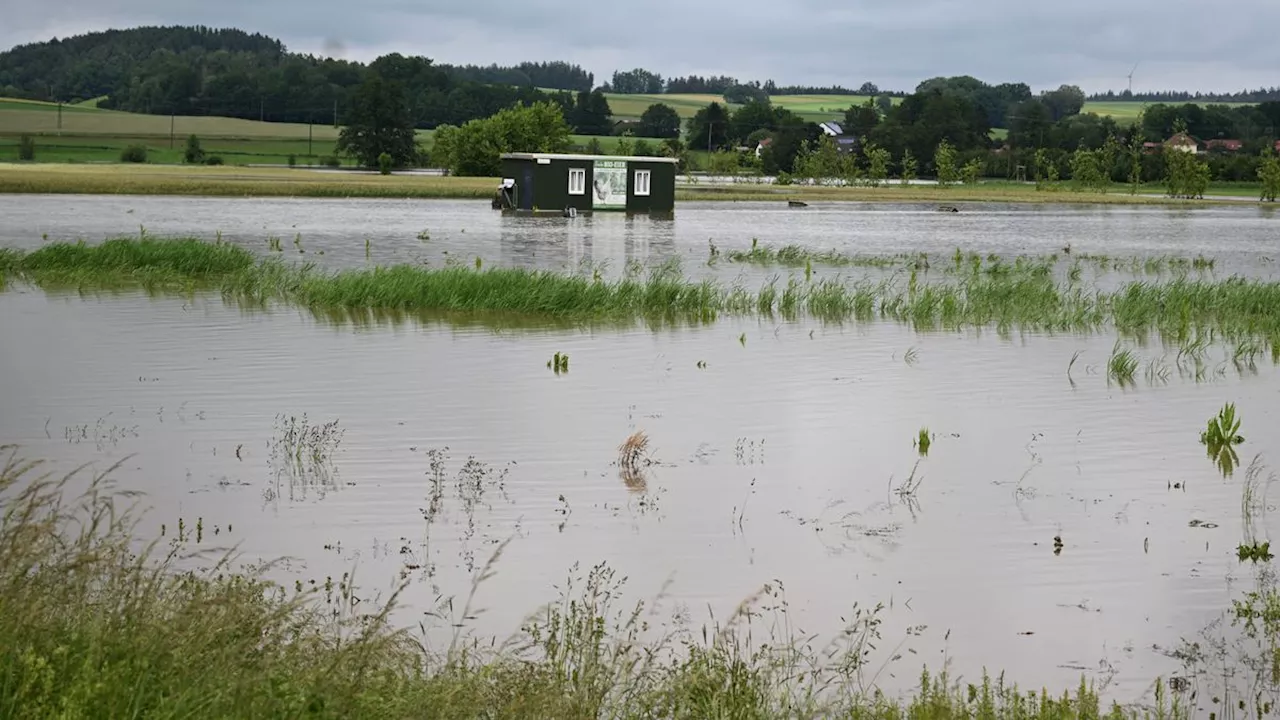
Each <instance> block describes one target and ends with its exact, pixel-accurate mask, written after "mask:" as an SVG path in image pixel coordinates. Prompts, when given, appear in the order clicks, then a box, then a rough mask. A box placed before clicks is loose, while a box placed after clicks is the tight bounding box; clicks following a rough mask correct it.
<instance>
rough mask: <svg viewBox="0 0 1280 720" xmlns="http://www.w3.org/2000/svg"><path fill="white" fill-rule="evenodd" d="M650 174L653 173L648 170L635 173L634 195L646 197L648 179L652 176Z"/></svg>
mask: <svg viewBox="0 0 1280 720" xmlns="http://www.w3.org/2000/svg"><path fill="white" fill-rule="evenodd" d="M652 174H653V173H652V172H651V171H649V170H637V171H636V195H637V196H648V194H649V179H650V177H651V176H652Z"/></svg>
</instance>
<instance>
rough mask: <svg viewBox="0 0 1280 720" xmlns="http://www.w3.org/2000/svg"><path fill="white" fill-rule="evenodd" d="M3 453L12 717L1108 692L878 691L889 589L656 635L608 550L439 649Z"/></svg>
mask: <svg viewBox="0 0 1280 720" xmlns="http://www.w3.org/2000/svg"><path fill="white" fill-rule="evenodd" d="M0 452H3V453H4V458H3V460H2V461H0V463H2V464H0V509H2V510H3V514H2V516H0V517H2V520H0V716H4V717H12V718H46V717H104V718H117V717H149V718H171V717H174V718H176V717H183V718H205V717H209V718H215V717H216V718H222V717H303V716H305V717H316V718H347V717H360V718H397V719H401V718H476V717H488V718H529V717H535V718H602V717H608V718H655V717H659V718H689V719H691V720H692V719H694V718H698V719H702V718H761V719H763V718H776V717H787V718H818V717H822V718H830V717H846V718H905V717H910V718H921V719H924V720H928V719H930V718H994V717H1009V718H1030V717H1035V718H1048V719H1050V720H1053V719H1058V718H1062V719H1065V718H1098V717H1101V716H1102V710H1103V709H1104V708H1102V707H1100V703H1099V700H1098V697H1097V695H1096V694H1095V692H1094V691H1093V690H1092V689H1091V688H1090V687H1089V686H1088V685H1087V684H1085V683H1084V682H1083V681H1082V682H1081V685H1080V687H1079V688H1078V689H1077V690H1075V692H1074V693H1073V692H1064V693H1063V694H1061V695H1056V694H1055V695H1050V694H1048V693H1043V692H1042V693H1021V692H1019V691H1018V690H1017V689H1016V688H1015V687H1013V686H1010V685H1006V684H1004V682H1003V681H1002V680H1000V681H995V682H993V681H991V680H990V679H988V678H984V679H983V680H982V682H981V683H980V684H978V685H969V686H966V687H961V686H958V685H955V684H952V683H950V682H948V681H947V679H946V677H945V675H944V676H941V677H933V676H930V675H929V674H927V673H924V674H922V675H921V681H920V685H919V688H918V689H917V690H916V691H915V693H914V694H913V695H912V696H911V697H909V698H907V699H905V700H901V701H899V700H896V699H891V698H888V697H886V696H884V695H882V694H880V693H879V692H877V691H876V690H875V689H874V684H873V683H874V677H875V673H877V672H879V671H882V670H883V669H884V667H883V666H881V667H874V666H871V665H869V664H868V658H869V657H870V652H871V651H872V650H873V649H874V646H875V644H876V642H877V641H878V640H879V639H880V636H879V632H878V627H879V622H878V620H877V616H878V614H879V610H878V609H876V610H871V611H867V610H860V611H855V613H854V614H853V615H852V616H851V617H852V618H853V620H852V622H851V623H850V625H849V628H848V629H847V630H846V631H845V632H844V633H842V634H841V635H840V636H839V637H838V638H837V639H836V640H835V641H833V642H832V643H830V644H829V645H827V646H825V647H819V646H815V645H813V644H811V640H812V638H805V637H803V634H802V633H789V632H788V628H789V626H788V625H786V624H785V622H780V621H779V620H778V618H777V615H776V614H775V616H774V618H775V621H774V623H773V624H767V625H765V626H764V627H761V623H762V618H764V617H766V613H765V612H764V611H762V610H761V609H760V606H761V604H762V603H761V602H759V601H760V600H761V598H765V599H771V600H772V601H774V603H775V604H776V605H779V606H782V607H785V602H784V598H782V597H781V596H780V588H779V587H778V586H776V585H774V586H770V587H767V588H766V589H765V590H764V591H762V592H761V593H760V594H758V595H757V596H755V597H754V598H751V599H749V600H748V601H746V602H744V603H743V604H742V606H740V608H739V610H738V611H737V612H735V613H734V615H733V616H732V617H730V618H727V619H726V620H725V621H724V622H723V623H722V624H718V625H715V626H713V627H704V628H701V629H700V630H699V631H694V630H682V629H679V628H676V629H671V630H669V631H667V632H665V633H663V634H662V637H661V638H660V639H659V640H657V641H656V642H654V641H649V640H647V639H644V638H642V634H644V633H645V631H646V629H647V625H646V622H647V621H646V620H645V618H646V612H645V608H644V606H643V605H636V606H632V607H621V606H619V605H618V604H617V603H618V593H619V592H620V590H621V584H622V581H620V580H618V579H617V578H616V577H615V576H614V575H613V573H612V571H610V570H609V569H608V568H605V567H603V566H597V567H596V568H594V569H593V570H591V571H590V572H589V573H587V574H586V576H585V578H582V577H581V576H575V575H571V577H570V583H569V584H568V585H567V586H565V587H564V591H563V592H564V596H563V597H562V598H561V600H560V601H559V602H556V603H552V604H551V605H550V606H548V607H546V608H544V609H542V610H540V611H538V612H536V613H534V614H533V615H531V616H530V618H529V620H528V621H527V622H526V624H525V626H524V627H523V628H522V630H521V632H520V633H519V634H518V635H517V636H515V637H513V638H511V639H510V640H509V641H507V642H505V643H501V644H496V643H494V644H490V643H484V642H479V641H476V640H474V639H467V638H465V637H463V636H461V635H459V634H455V635H454V640H453V642H452V643H451V644H450V645H449V647H447V648H441V649H434V648H431V647H430V646H428V645H426V644H423V643H421V642H418V641H415V640H414V639H413V638H412V637H411V636H410V635H409V634H408V633H406V632H403V631H397V630H395V629H393V628H392V627H391V626H390V624H389V622H388V617H389V613H390V611H391V608H392V607H393V606H394V603H395V599H396V594H393V595H392V596H391V598H390V601H389V602H388V603H387V604H382V605H379V604H378V603H375V602H363V603H360V602H358V601H357V600H356V595H355V591H354V589H353V587H352V586H351V584H350V581H349V579H348V578H346V577H344V578H343V580H342V581H340V582H337V583H334V582H332V581H328V582H326V583H325V584H323V585H322V586H320V587H317V588H316V589H314V590H303V589H298V590H296V591H287V590H285V589H283V588H280V587H278V586H276V585H274V584H272V583H270V582H267V581H265V580H263V579H262V576H261V575H260V574H259V573H258V569H254V568H250V569H248V570H237V569H236V568H235V567H233V562H232V559H231V556H230V555H227V554H221V555H219V554H211V553H204V554H200V553H197V554H196V555H194V556H191V555H189V554H188V552H189V550H190V549H191V548H190V539H189V538H179V539H174V540H172V541H171V542H170V544H169V545H167V546H162V545H160V544H157V543H151V544H149V545H145V546H143V545H141V544H140V542H139V539H138V537H137V535H136V527H137V526H136V524H135V522H134V520H135V516H134V515H132V514H131V513H129V512H127V511H122V510H121V509H120V508H117V507H115V505H114V503H113V501H114V500H115V499H116V498H115V497H113V496H112V495H110V494H109V493H108V492H107V488H106V486H105V485H104V482H103V481H104V476H102V475H99V476H97V477H95V478H94V479H93V481H92V482H90V483H89V484H88V485H89V487H88V489H87V490H85V491H84V492H82V493H80V494H78V495H74V496H70V497H68V492H69V490H70V487H71V486H72V480H73V479H74V475H73V476H67V477H64V478H62V479H60V480H59V479H55V478H53V477H51V476H49V475H47V474H40V473H39V465H38V464H37V463H31V462H26V461H23V460H22V459H20V458H19V457H18V456H17V455H16V454H15V452H14V450H13V448H0ZM197 542H199V541H197ZM140 548H141V550H140ZM500 555H501V548H500V549H499V550H498V551H497V552H496V553H495V555H494V558H493V559H491V560H490V562H489V563H488V564H487V565H486V566H485V567H484V569H483V571H482V572H481V574H480V577H479V578H478V579H477V581H476V582H477V584H478V583H480V582H483V580H484V579H486V578H488V577H491V576H492V574H493V573H494V572H496V567H497V564H498V559H499V557H500ZM201 561H203V562H201ZM194 566H201V567H200V568H199V569H192V568H193V567H194ZM299 587H300V588H301V587H302V586H301V585H300V586H299ZM474 591H475V587H474V586H473V588H472V595H474ZM470 604H471V601H470V600H469V599H468V601H467V603H466V607H465V608H464V609H463V611H462V614H463V616H464V618H465V617H466V616H468V614H469V613H470V612H471V611H472V608H471V607H470ZM783 620H785V618H783ZM753 633H755V635H754V638H753ZM762 635H767V636H768V637H767V638H765V639H762V638H761V637H760V636H762ZM797 638H802V639H797ZM894 652H896V649H894ZM1158 687H1159V686H1158ZM1107 717H1113V718H1129V717H1134V718H1136V717H1159V718H1174V717H1185V712H1183V711H1182V710H1181V709H1180V706H1179V705H1178V704H1177V702H1176V701H1175V702H1173V703H1170V701H1169V700H1168V698H1166V697H1165V696H1164V695H1163V694H1162V692H1161V691H1158V692H1157V708H1156V709H1154V710H1153V711H1151V712H1147V711H1137V710H1124V709H1121V708H1120V707H1118V706H1113V707H1112V708H1110V712H1109V715H1107Z"/></svg>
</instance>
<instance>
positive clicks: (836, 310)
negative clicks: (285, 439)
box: [0, 236, 1280, 381]
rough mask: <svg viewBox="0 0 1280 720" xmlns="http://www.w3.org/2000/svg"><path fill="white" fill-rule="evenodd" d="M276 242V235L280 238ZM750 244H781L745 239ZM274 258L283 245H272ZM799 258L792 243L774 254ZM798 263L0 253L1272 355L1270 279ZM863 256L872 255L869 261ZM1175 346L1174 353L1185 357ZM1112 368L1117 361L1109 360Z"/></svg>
mask: <svg viewBox="0 0 1280 720" xmlns="http://www.w3.org/2000/svg"><path fill="white" fill-rule="evenodd" d="M277 247H278V244H277V245H274V246H273V249H274V248H277ZM751 252H752V253H759V254H765V253H771V255H772V256H774V257H776V255H777V253H776V252H773V251H770V250H768V249H761V248H755V249H753V250H752V251H751ZM274 254H276V255H278V254H279V253H278V252H277V253H274ZM784 255H785V256H786V257H793V255H792V253H790V251H789V252H788V253H786V254H784ZM799 257H804V261H805V266H806V272H804V273H803V274H796V275H792V276H790V277H788V278H786V279H785V281H784V280H783V279H782V278H775V279H774V280H771V281H770V282H768V283H766V284H765V285H764V286H762V287H760V288H759V289H757V290H751V289H748V288H744V287H741V286H738V285H733V286H724V285H722V284H720V283H718V282H716V281H714V280H710V279H708V280H702V281H700V282H695V281H691V280H690V279H688V278H686V277H685V276H684V275H682V274H681V273H680V272H679V270H678V268H676V267H675V266H664V267H660V268H657V269H654V270H651V271H650V272H649V273H648V274H647V275H641V274H638V273H628V275H627V276H626V277H623V278H621V279H617V280H606V279H603V278H601V277H599V276H598V274H597V275H594V276H588V275H579V274H565V273H558V272H551V271H543V270H529V269H523V268H473V267H465V266H462V265H451V266H446V267H443V268H430V267H421V266H413V265H395V266H390V267H372V268H361V269H352V270H342V271H337V272H332V271H325V270H321V269H318V268H316V267H314V266H312V265H293V264H288V263H286V262H285V261H284V260H282V259H280V258H278V257H275V258H271V259H259V260H255V256H254V255H253V254H252V253H250V252H249V251H246V250H244V249H241V248H239V247H237V246H234V245H230V244H227V243H222V242H213V243H207V242H202V241H199V240H167V239H160V238H152V237H147V236H144V237H142V238H133V239H116V240H109V241H107V242H105V243H102V244H101V245H96V246H90V245H85V244H83V243H55V244H51V245H46V246H44V247H42V248H40V249H39V250H36V251H33V252H30V253H24V252H21V251H15V250H5V251H0V276H4V277H5V278H6V279H7V280H9V281H20V282H27V283H32V284H35V285H38V286H41V287H46V288H50V289H59V288H73V289H76V290H79V291H81V292H84V291H94V290H99V289H105V290H116V289H124V288H130V287H137V288H142V289H147V290H150V291H155V292H166V291H180V292H191V291H193V290H197V289H209V290H216V291H220V292H222V293H223V294H224V296H225V297H227V298H228V299H230V300H235V301H240V302H245V303H247V304H249V305H261V304H264V303H268V302H271V301H280V302H288V303H294V304H297V305H299V306H303V307H307V308H310V309H311V310H312V311H314V312H316V313H318V314H322V315H326V316H330V317H334V318H339V317H341V316H343V315H348V316H351V317H358V316H360V315H362V314H368V313H371V312H372V313H382V314H394V313H413V314H422V313H444V314H450V315H451V316H458V317H462V316H473V317H474V316H479V315H489V316H493V317H506V318H510V317H523V318H527V319H541V320H553V321H578V322H582V321H589V322H597V321H608V322H635V321H637V320H649V321H652V320H654V319H662V320H663V321H672V322H688V323H702V322H710V321H713V320H715V319H717V318H718V317H720V316H722V315H734V316H763V317H772V316H775V315H776V316H781V317H782V318H784V319H794V318H799V317H809V318H815V319H819V320H823V321H830V322H844V321H848V320H856V321H871V320H891V321H897V322H902V323H905V324H908V325H910V326H911V327H913V328H915V329H917V330H921V331H929V330H942V329H947V330H953V329H961V328H975V327H978V328H982V327H994V328H996V329H997V330H998V331H1000V332H1002V333H1004V332H1009V331H1011V330H1013V329H1015V328H1017V329H1023V330H1039V331H1049V332H1086V333H1087V332H1097V331H1102V330H1105V329H1113V330H1116V331H1119V332H1120V333H1121V334H1122V335H1125V336H1132V337H1135V338H1141V337H1143V336H1146V335H1148V334H1150V333H1153V332H1154V333H1158V334H1160V335H1161V336H1164V337H1166V338H1168V339H1170V340H1172V341H1174V342H1177V343H1179V344H1185V343H1186V342H1187V339H1188V338H1193V337H1197V336H1200V335H1204V334H1210V335H1212V336H1214V337H1217V338H1220V339H1221V341H1223V342H1232V343H1234V344H1235V345H1234V359H1235V361H1236V363H1237V366H1238V367H1240V368H1242V369H1247V368H1250V367H1253V366H1255V365H1256V360H1255V358H1256V356H1258V355H1260V354H1263V353H1265V352H1266V351H1267V350H1268V349H1269V350H1270V351H1271V354H1272V356H1276V355H1277V353H1278V352H1280V346H1277V341H1278V340H1280V313H1277V312H1275V311H1274V308H1277V307H1280V282H1276V281H1270V280H1246V279H1242V278H1229V279H1224V280H1212V279H1197V280H1192V279H1188V278H1187V277H1185V276H1178V277H1175V278H1173V279H1171V280H1168V281H1163V282H1158V281H1134V282H1127V283H1119V284H1118V285H1117V286H1116V289H1115V290H1114V291H1112V292H1105V291H1101V290H1096V289H1087V288H1086V287H1085V286H1083V285H1081V284H1080V283H1078V282H1075V281H1073V280H1070V279H1067V280H1062V281H1060V280H1059V279H1057V277H1056V274H1055V272H1054V259H1053V258H1052V257H1050V258H1016V259H1014V260H1003V259H1000V258H995V257H990V258H986V259H984V258H981V257H978V256H972V257H971V258H969V259H968V260H965V259H964V258H961V259H960V260H959V261H957V262H955V263H943V264H942V265H941V266H940V267H939V269H937V270H934V269H931V268H930V264H929V259H928V258H927V257H925V256H920V257H904V258H899V260H901V261H904V262H905V263H906V264H905V265H902V266H900V267H896V268H895V270H896V272H893V273H891V274H881V275H880V276H879V277H864V278H853V277H846V276H843V275H840V274H826V275H823V276H821V277H818V276H815V275H813V274H812V273H810V272H808V270H807V268H808V263H809V262H810V261H811V260H812V257H808V256H794V257H793V259H794V260H796V261H798V259H799ZM867 262H868V263H871V262H873V260H867ZM1180 359H1182V358H1181V355H1180ZM1112 363H1114V366H1112V367H1109V369H1108V370H1109V372H1108V374H1109V375H1110V376H1111V377H1112V379H1113V380H1125V381H1127V379H1128V378H1129V377H1130V376H1131V375H1132V371H1134V370H1136V367H1137V358H1136V357H1133V355H1132V353H1131V352H1128V353H1121V352H1119V351H1117V353H1116V354H1115V355H1113V358H1112ZM1113 370H1114V371H1115V372H1112V371H1113Z"/></svg>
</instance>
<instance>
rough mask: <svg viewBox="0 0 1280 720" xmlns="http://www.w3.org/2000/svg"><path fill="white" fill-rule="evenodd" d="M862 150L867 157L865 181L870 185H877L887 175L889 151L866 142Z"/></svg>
mask: <svg viewBox="0 0 1280 720" xmlns="http://www.w3.org/2000/svg"><path fill="white" fill-rule="evenodd" d="M862 152H863V154H864V155H866V157H867V183H868V184H869V185H871V187H879V186H880V183H882V182H884V181H885V179H886V178H888V177H889V160H890V159H891V156H890V155H889V151H888V150H886V149H884V148H882V147H880V146H879V145H876V144H875V143H872V142H868V143H866V144H865V145H864V146H863V151H862Z"/></svg>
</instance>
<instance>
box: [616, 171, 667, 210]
mask: <svg viewBox="0 0 1280 720" xmlns="http://www.w3.org/2000/svg"><path fill="white" fill-rule="evenodd" d="M637 170H648V171H649V172H651V173H652V175H651V176H650V177H649V194H648V195H644V196H642V195H636V188H635V185H636V171H637ZM675 207H676V166H675V165H674V164H673V163H664V162H653V163H647V162H638V161H632V162H629V163H627V212H638V213H639V212H644V213H669V212H673V211H674V210H675Z"/></svg>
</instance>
